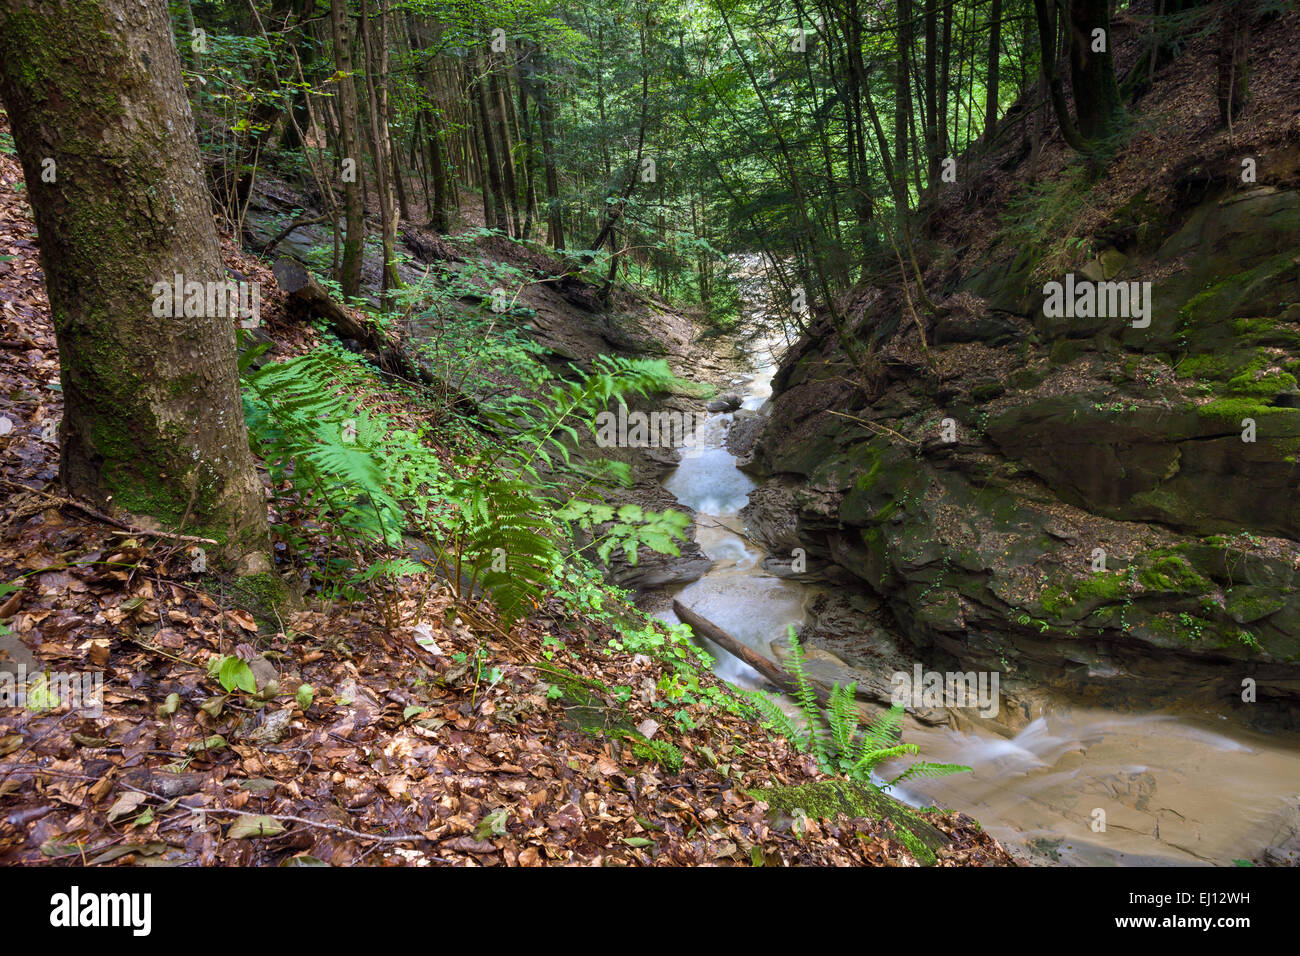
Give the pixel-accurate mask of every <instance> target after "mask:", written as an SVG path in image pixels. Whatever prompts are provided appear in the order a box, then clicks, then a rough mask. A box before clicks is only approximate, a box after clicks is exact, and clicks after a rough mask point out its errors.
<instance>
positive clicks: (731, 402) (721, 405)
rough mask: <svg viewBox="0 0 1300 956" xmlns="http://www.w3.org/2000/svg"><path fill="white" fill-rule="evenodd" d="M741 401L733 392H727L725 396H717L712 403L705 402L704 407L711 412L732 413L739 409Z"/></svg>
mask: <svg viewBox="0 0 1300 956" xmlns="http://www.w3.org/2000/svg"><path fill="white" fill-rule="evenodd" d="M741 401H742V399H741V397H740V396H739V395H737V394H736V393H735V392H728V393H727V394H725V395H719V396H718V397H717V398H715V399H713V400H712V401H709V402H706V403H705V405H704V407H705V408H706V409H708V410H709V411H711V412H732V411H735V410H736V409H737V408H739V407H740V403H741Z"/></svg>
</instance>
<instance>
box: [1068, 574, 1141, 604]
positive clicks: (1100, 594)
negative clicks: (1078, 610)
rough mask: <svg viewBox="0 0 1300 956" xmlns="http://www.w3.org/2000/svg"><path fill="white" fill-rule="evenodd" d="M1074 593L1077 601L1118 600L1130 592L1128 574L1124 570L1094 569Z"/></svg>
mask: <svg viewBox="0 0 1300 956" xmlns="http://www.w3.org/2000/svg"><path fill="white" fill-rule="evenodd" d="M1072 594H1073V597H1074V600H1075V601H1093V600H1100V601H1117V600H1119V599H1120V598H1122V597H1124V596H1125V595H1127V594H1128V575H1127V574H1126V573H1125V572H1122V571H1094V572H1093V573H1092V574H1090V575H1088V577H1086V578H1084V579H1083V581H1082V582H1081V583H1080V584H1079V585H1078V586H1077V587H1075V588H1074V590H1073V592H1072Z"/></svg>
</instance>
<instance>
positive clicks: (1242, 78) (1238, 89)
mask: <svg viewBox="0 0 1300 956" xmlns="http://www.w3.org/2000/svg"><path fill="white" fill-rule="evenodd" d="M1221 16H1222V17H1223V19H1222V22H1221V23H1220V25H1219V49H1218V55H1217V66H1218V70H1217V73H1218V84H1217V87H1216V90H1215V94H1216V98H1217V99H1218V101H1219V122H1220V123H1222V124H1223V125H1224V126H1231V125H1232V121H1233V120H1234V119H1236V118H1237V117H1238V116H1239V115H1240V114H1241V110H1242V107H1244V106H1245V105H1246V93H1247V78H1248V76H1249V67H1250V63H1249V60H1248V58H1247V51H1248V50H1249V49H1250V11H1249V10H1248V9H1247V8H1246V4H1245V2H1244V0H1227V3H1226V4H1225V6H1224V10H1223V13H1222V14H1221Z"/></svg>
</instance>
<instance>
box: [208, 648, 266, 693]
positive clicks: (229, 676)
mask: <svg viewBox="0 0 1300 956" xmlns="http://www.w3.org/2000/svg"><path fill="white" fill-rule="evenodd" d="M217 679H218V680H219V681H220V682H221V686H222V687H224V688H225V689H226V690H227V691H229V692H232V693H233V692H234V691H235V690H242V691H244V692H245V693H248V694H252V693H254V692H255V691H256V690H257V680H256V679H255V678H254V677H253V669H252V668H251V667H249V666H248V662H247V661H245V660H241V659H240V658H238V657H235V656H233V655H231V656H229V657H227V658H225V659H224V660H223V661H222V662H221V668H220V670H219V671H218V673H217Z"/></svg>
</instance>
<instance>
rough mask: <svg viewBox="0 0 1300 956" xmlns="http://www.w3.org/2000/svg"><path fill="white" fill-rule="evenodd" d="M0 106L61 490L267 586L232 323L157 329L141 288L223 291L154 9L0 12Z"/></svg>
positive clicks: (164, 24)
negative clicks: (41, 303) (49, 348)
mask: <svg viewBox="0 0 1300 956" xmlns="http://www.w3.org/2000/svg"><path fill="white" fill-rule="evenodd" d="M0 97H2V98H3V101H4V104H5V107H6V109H7V111H8V113H9V118H10V122H11V123H12V126H13V133H14V141H15V143H16V144H17V147H18V154H19V157H20V159H21V161H22V164H23V171H24V173H25V175H26V179H27V187H28V191H29V194H30V196H31V204H32V208H33V211H34V213H35V218H36V224H37V228H38V230H39V239H40V251H41V262H42V266H43V268H44V270H45V279H46V285H47V287H48V290H49V298H50V307H51V310H52V312H53V315H54V326H55V334H56V336H57V340H58V347H59V361H60V367H61V379H62V384H63V394H64V416H63V422H62V425H61V427H60V434H59V438H60V449H61V461H60V466H61V476H62V479H63V482H64V484H65V486H66V487H67V488H68V490H69V491H70V492H72V493H73V494H75V495H79V496H82V497H85V498H87V499H89V500H91V501H93V502H95V503H96V504H98V505H100V506H101V507H104V508H105V509H108V510H110V511H114V512H116V513H118V514H125V515H131V516H134V517H136V518H140V519H144V520H148V519H152V520H153V522H154V523H156V524H158V525H162V526H165V527H169V528H177V527H179V526H181V525H182V524H183V525H184V527H185V530H186V531H187V532H191V533H196V534H201V535H204V536H208V537H213V538H216V539H217V540H218V541H220V542H221V545H220V547H219V548H218V549H216V551H217V553H216V554H215V555H213V557H214V559H215V563H217V564H223V565H225V566H227V567H229V568H232V569H235V570H239V571H242V572H256V571H265V570H267V568H268V565H267V561H266V556H265V555H266V551H267V545H268V542H267V525H266V506H265V500H264V496H263V491H262V486H261V483H260V481H259V479H258V477H257V474H256V472H255V470H254V467H253V460H252V455H251V453H250V451H249V447H248V437H247V433H246V430H245V426H244V418H243V410H242V405H241V402H240V397H239V386H238V377H237V372H236V367H235V325H234V321H233V320H232V319H231V318H230V317H229V316H228V315H227V316H222V315H211V316H204V317H196V318H185V317H178V318H158V317H155V315H154V309H153V304H154V301H155V294H154V285H155V283H158V282H168V283H170V282H172V281H173V277H174V276H175V275H177V274H180V275H181V276H183V277H184V281H187V282H189V281H197V282H221V281H224V280H225V279H226V274H225V268H224V266H223V264H222V261H221V255H220V248H219V245H218V240H217V234H216V230H215V228H214V225H213V219H212V209H211V205H210V200H209V197H208V194H207V190H206V188H205V187H204V183H203V179H202V175H201V171H200V168H199V155H198V146H197V144H196V142H195V138H194V134H193V119H192V117H191V114H190V106H189V102H188V100H187V99H186V96H185V91H184V88H183V86H182V82H181V73H180V61H179V59H178V56H177V52H176V47H175V43H174V41H173V38H172V33H171V24H170V21H169V18H168V14H167V7H166V4H163V3H156V2H149V3H127V2H125V0H53V2H50V0H46V2H38V0H0ZM51 161H52V163H51ZM43 174H44V175H43Z"/></svg>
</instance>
